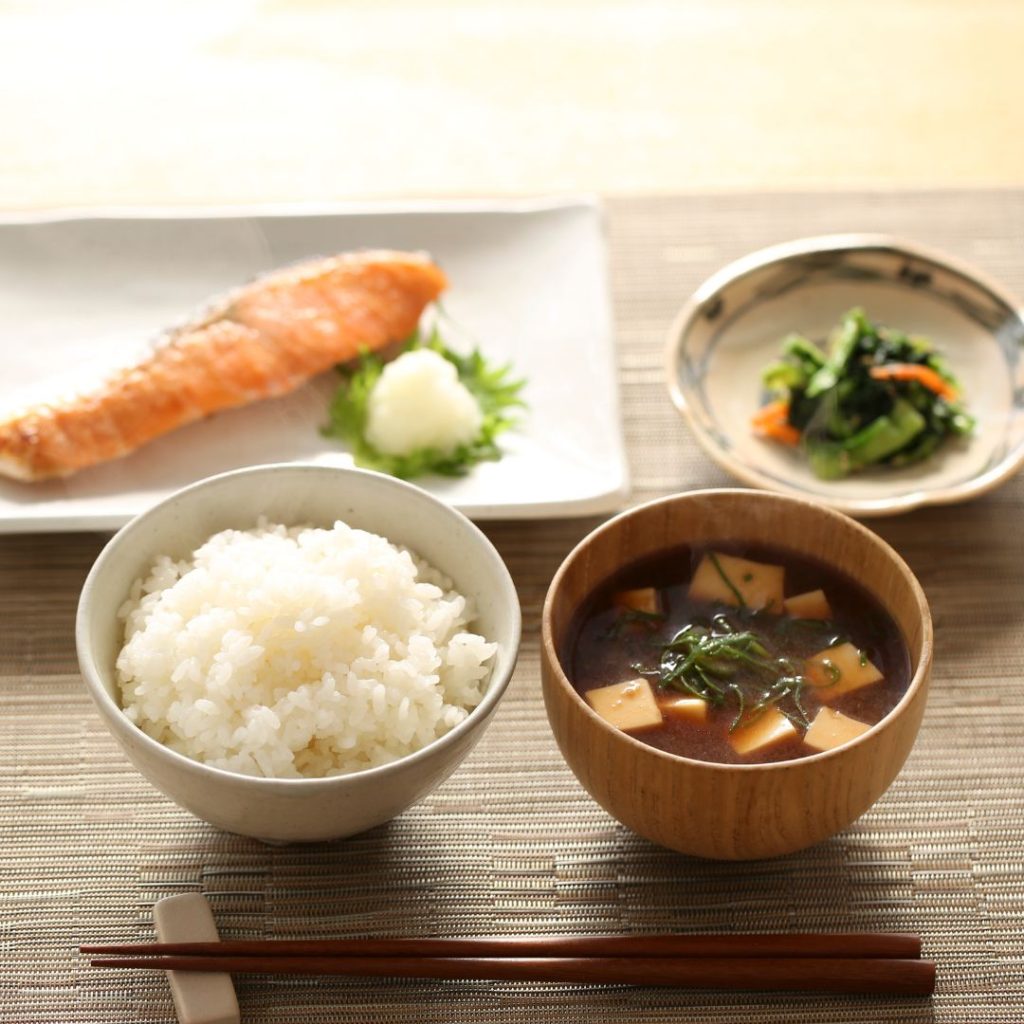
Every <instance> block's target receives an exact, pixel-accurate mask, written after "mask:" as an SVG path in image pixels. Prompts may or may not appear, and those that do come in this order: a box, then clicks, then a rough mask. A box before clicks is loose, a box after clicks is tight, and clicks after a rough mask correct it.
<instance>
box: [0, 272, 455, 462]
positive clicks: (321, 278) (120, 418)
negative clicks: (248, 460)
mask: <svg viewBox="0 0 1024 1024" xmlns="http://www.w3.org/2000/svg"><path fill="white" fill-rule="evenodd" d="M445 284H446V281H445V277H444V274H443V273H442V272H441V270H440V269H439V268H438V267H437V266H435V265H434V264H433V263H431V262H430V260H429V259H428V258H427V257H426V256H422V255H417V254H410V253H401V252H363V253H353V254H347V255H341V256H334V257H331V258H329V259H323V260H314V261H310V262H308V263H302V264H299V265H297V266H294V267H290V268H287V269H285V270H279V271H275V272H273V273H271V274H267V275H266V276H264V277H261V278H258V279H257V280H256V281H254V282H252V283H251V284H249V285H246V286H245V287H243V288H240V289H238V290H237V291H235V292H233V293H231V294H230V295H228V296H226V297H225V298H223V299H222V300H218V301H216V302H215V303H214V304H213V305H212V307H211V308H210V309H209V310H208V311H207V312H206V313H205V314H204V315H203V316H202V317H201V318H199V319H198V320H196V321H195V322H193V323H188V324H186V325H184V326H182V327H180V328H177V329H175V330H173V331H172V332H170V333H169V334H168V335H167V336H165V337H164V338H162V339H160V341H159V342H158V343H157V344H156V345H155V346H154V348H153V350H152V351H151V352H150V354H149V355H148V357H147V358H146V359H144V360H143V361H142V362H139V363H137V364H136V365H134V366H130V367H127V368H125V369H122V370H120V371H118V372H117V373H115V374H114V375H112V376H111V377H109V378H108V379H107V380H106V381H105V382H104V383H103V384H102V385H100V386H99V387H97V388H95V389H93V390H91V391H88V392H83V393H81V394H78V395H75V396H73V397H70V398H66V399H62V400H60V401H55V402H53V403H52V404H49V403H48V404H41V405H37V406H34V407H32V408H29V409H25V410H22V411H20V412H18V413H17V414H15V415H13V416H10V417H8V418H7V419H4V420H2V421H0V473H2V474H4V475H6V476H11V477H15V478H16V479H18V480H44V479H46V478H48V477H59V476H67V475H69V474H70V473H74V472H76V471H77V470H80V469H84V468H85V467H86V466H92V465H95V464H96V463H97V462H103V461H105V460H107V459H113V458H117V457H118V456H120V455H126V454H127V453H128V452H131V451H134V450H135V449H136V448H138V447H139V446H140V445H143V444H145V443H146V442H147V441H151V440H153V438H155V437H159V436H160V435H161V434H166V433H167V432H168V431H169V430H174V429H175V428H176V427H180V426H182V425H184V424H186V423H191V422H192V421H193V420H198V419H200V418H201V417H203V416H208V415H210V414H211V413H214V412H217V411H219V410H221V409H230V408H232V407H234V406H239V405H246V404H247V403H249V402H255V401H258V400H259V399H261V398H269V397H272V396H274V395H283V394H285V393H286V392H288V391H292V390H293V389H295V388H297V387H298V386H299V385H300V384H302V383H303V382H304V381H306V380H308V379H309V378H310V377H312V376H314V375H315V374H317V373H321V372H323V371H324V370H326V369H329V368H330V367H331V366H333V365H334V364H335V363H341V362H345V361H346V360H348V359H352V358H353V357H354V356H356V355H358V353H359V350H360V349H361V348H368V349H377V348H381V347H382V346H384V345H387V344H389V343H391V342H395V341H401V340H403V339H404V338H407V337H408V336H409V335H411V334H412V333H413V331H414V330H415V329H416V325H417V323H418V322H419V318H420V315H421V314H422V312H423V310H424V308H425V307H426V305H427V304H428V303H430V302H432V301H433V300H434V299H436V298H437V296H438V295H439V294H440V293H441V291H442V290H443V289H444V287H445Z"/></svg>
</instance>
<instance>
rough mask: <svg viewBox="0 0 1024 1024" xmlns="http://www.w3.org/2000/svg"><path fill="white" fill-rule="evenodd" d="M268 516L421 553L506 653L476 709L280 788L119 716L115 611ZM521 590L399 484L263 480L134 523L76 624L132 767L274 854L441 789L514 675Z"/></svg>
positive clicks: (477, 544)
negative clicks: (154, 580)
mask: <svg viewBox="0 0 1024 1024" xmlns="http://www.w3.org/2000/svg"><path fill="white" fill-rule="evenodd" d="M259 516H265V517H266V518H267V519H268V520H270V521H271V522H281V523H285V524H287V525H294V526H297V525H301V524H310V525H313V526H322V527H329V526H331V525H332V524H333V523H334V522H335V521H336V520H339V519H340V520H343V521H344V522H346V523H348V525H349V526H352V527H356V528H358V529H363V530H369V531H371V532H373V533H377V534H380V535H381V536H384V537H387V538H388V540H390V541H392V542H393V543H395V544H401V545H404V546H405V547H408V548H409V549H410V550H411V551H414V552H415V553H416V554H418V555H419V556H420V557H421V558H423V559H425V560H426V561H427V562H429V563H430V564H431V565H432V566H434V567H435V568H437V569H440V570H441V571H442V572H443V573H445V574H446V575H447V576H449V577H450V578H451V579H452V581H453V582H454V584H455V587H456V589H457V590H459V591H460V592H461V593H462V594H465V595H466V596H467V597H469V598H471V599H472V600H473V602H474V605H475V607H476V619H475V620H474V627H475V628H476V629H478V631H479V632H480V633H481V634H482V635H483V636H485V637H486V638H487V639H488V640H491V641H494V642H496V643H497V644H498V651H497V653H496V654H495V656H494V661H493V663H492V668H491V675H490V678H489V680H488V682H487V686H486V689H485V692H484V695H483V699H482V700H481V701H480V703H479V704H478V705H477V706H476V707H475V708H473V710H472V711H471V712H470V713H469V715H468V717H467V718H465V719H464V720H463V721H462V722H460V723H459V724H458V725H456V726H455V727H454V728H453V729H451V730H450V731H449V732H447V733H445V734H444V735H443V736H441V737H440V738H439V739H436V740H434V741H433V742H432V743H428V744H427V745H426V746H424V747H422V748H421V749H419V750H417V751H415V752H414V753H411V754H408V755H406V756H405V757H402V758H399V759H398V760H397V761H393V762H391V763H389V764H385V765H381V766H379V767H376V768H368V769H366V770H365V771H358V772H353V773H351V774H348V775H336V776H331V777H328V778H310V779H292V778H287V779H281V778H262V777H254V776H250V775H241V774H237V773H235V772H230V771H225V770H223V769H220V768H214V767H212V766H210V765H206V764H202V763H200V762H199V761H194V760H192V759H191V758H188V757H185V756H184V755H182V754H179V753H177V752H176V751H174V750H171V749H170V748H169V747H166V746H164V745H163V744H161V743H158V742H157V741H156V740H155V739H153V738H151V737H150V736H148V735H147V734H146V733H145V732H143V731H142V729H140V728H138V727H137V726H136V725H134V724H133V723H132V722H131V721H129V719H128V718H127V716H126V715H125V714H124V712H123V711H122V709H121V706H120V703H119V699H118V684H117V679H116V676H115V662H116V659H117V655H118V652H119V651H120V649H121V646H122V643H123V631H124V623H123V621H122V620H120V619H119V618H118V609H119V607H120V606H121V605H122V603H123V602H124V601H125V599H126V597H127V596H128V592H129V589H130V587H131V585H132V582H133V581H134V580H135V579H137V578H138V577H140V576H142V575H144V574H145V573H146V572H147V571H148V569H149V567H150V566H151V565H152V564H153V562H154V560H155V559H156V557H157V556H158V555H160V554H169V555H171V556H172V557H175V558H182V557H186V556H187V555H189V554H190V553H191V552H193V551H194V550H195V549H196V548H197V547H198V546H199V545H200V544H201V543H203V542H204V541H205V540H206V539H207V538H209V537H210V536H211V535H213V534H214V533H217V532H219V531H220V530H226V529H243V530H244V529H250V528H251V527H253V526H255V525H256V520H257V518H258V517H259ZM520 624H521V623H520V612H519V601H518V598H517V596H516V589H515V584H514V583H513V582H512V578H511V576H510V575H509V572H508V569H506V568H505V563H504V562H503V561H502V559H501V556H500V555H499V554H498V552H497V551H495V549H494V547H493V546H492V545H491V543H490V541H489V540H488V539H487V538H486V537H485V536H484V534H483V533H481V532H480V530H478V529H477V528H476V527H475V526H474V525H473V524H472V523H471V522H470V521H469V520H468V519H467V518H466V517H465V516H464V515H462V514H461V513H459V512H457V511H455V509H453V508H451V506H449V505H446V504H444V503H443V502H441V501H439V500H438V499H437V498H435V497H433V496H431V495H430V494H428V493H427V492H426V491H424V490H421V489H420V488H418V487H414V486H412V485H411V484H407V483H404V482H403V481H401V480H395V479H393V478H392V477H387V476H383V475H381V474H379V473H368V472H364V471H363V470H358V469H342V468H333V467H328V466H314V465H301V464H287V465H272V466H257V467H254V468H251V469H243V470H237V471H235V472H232V473H224V474H222V475H220V476H215V477H211V478H210V479H208V480H203V481H201V482H199V483H197V484H193V485H192V486H191V487H186V488H185V489H184V490H181V491H178V492H177V493H175V494H173V495H171V496H170V497H168V498H166V499H164V500H163V501H161V502H160V503H159V504H157V505H155V506H154V507H153V508H151V509H150V510H149V511H148V512H144V513H143V514H142V515H140V516H138V517H137V518H135V519H133V520H132V521H131V522H130V523H129V524H128V525H127V526H125V527H124V528H123V529H122V530H120V531H119V532H118V533H117V534H116V535H115V536H114V538H113V539H112V540H111V541H110V542H109V543H108V544H107V546H106V547H105V548H104V549H103V551H102V553H101V554H100V556H99V558H98V559H97V560H96V564H95V565H94V566H93V568H92V571H91V572H90V573H89V576H88V578H87V579H86V581H85V586H84V587H83V588H82V595H81V598H80V600H79V605H78V619H77V623H76V643H77V647H78V660H79V664H80V666H81V669H82V677H83V679H84V681H85V685H86V687H87V688H88V689H89V692H90V694H91V696H92V698H93V700H94V701H95V703H96V706H97V708H98V709H99V712H100V715H101V717H102V718H103V720H104V722H105V724H106V726H107V728H108V729H110V731H111V733H112V734H113V736H114V738H115V739H116V740H117V741H118V743H119V744H120V745H121V747H122V749H123V750H124V752H125V754H126V755H127V756H128V758H129V760H130V761H131V762H132V763H133V764H134V765H135V767H136V768H138V770H139V771H140V772H141V773H142V774H143V775H145V776H146V778H147V779H149V781H150V782H151V783H152V784H153V785H154V786H155V787H156V788H157V789H159V790H160V791H161V792H163V793H164V794H165V795H167V796H168V797H170V798H171V799H172V800H173V801H175V803H177V804H180V805H181V806H182V807H184V808H185V809H186V810H189V811H191V812H192V813H193V814H195V815H196V816H197V817H199V818H202V819H204V820H205V821H208V822H210V823H212V824H214V825H217V826H218V827H219V828H223V829H225V830H227V831H229V832H236V833H239V834H241V835H248V836H253V837H255V838H257V839H263V840H266V841H270V842H290V841H313V840H322V839H335V838H340V837H342V836H349V835H354V834H355V833H357V832H362V831H365V830H366V829H368V828H371V827H373V826H374V825H379V824H381V823H382V822H385V821H388V820H389V819H391V818H393V817H394V816H395V815H396V814H399V813H400V812H401V811H403V810H405V808H407V807H409V806H410V805H412V804H413V803H415V802H416V801H417V800H421V799H422V798H423V797H425V796H426V795H427V794H428V793H430V792H431V791H432V790H433V789H435V788H436V787H437V786H439V785H440V784H441V783H442V782H443V781H444V780H445V779H446V778H447V777H448V776H449V775H450V774H451V773H452V772H453V771H454V770H455V769H456V768H457V767H458V765H459V763H460V762H461V761H462V759H463V758H464V757H465V756H466V755H467V754H468V753H469V751H470V750H471V749H472V748H473V746H474V745H475V744H476V742H477V741H478V740H479V739H480V737H481V736H482V735H483V733H484V730H485V729H486V728H487V725H488V723H489V722H490V720H491V717H492V716H493V714H494V712H495V710H496V709H497V706H498V702H499V701H500V700H501V697H502V694H503V693H504V692H505V689H506V687H507V686H508V682H509V679H510V678H511V676H512V670H513V668H514V667H515V663H516V656H517V654H518V650H519V636H520Z"/></svg>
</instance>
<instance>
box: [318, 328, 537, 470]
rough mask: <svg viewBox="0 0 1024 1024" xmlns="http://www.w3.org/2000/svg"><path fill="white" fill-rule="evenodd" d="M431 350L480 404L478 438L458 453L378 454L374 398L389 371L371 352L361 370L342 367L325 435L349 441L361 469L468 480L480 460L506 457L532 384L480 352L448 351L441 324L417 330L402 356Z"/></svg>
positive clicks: (361, 358)
mask: <svg viewBox="0 0 1024 1024" xmlns="http://www.w3.org/2000/svg"><path fill="white" fill-rule="evenodd" d="M421 348H426V349H431V350H432V351H434V352H436V353H437V354H438V355H440V356H442V357H443V358H445V359H447V360H448V362H450V363H451V364H452V365H453V366H454V367H455V371H456V373H457V374H458V376H459V380H460V381H461V382H462V384H463V385H464V386H465V387H466V389H467V390H468V391H469V393H470V394H471V395H472V396H473V397H474V398H475V399H476V402H477V405H479V406H480V412H481V414H482V417H483V422H482V423H481V425H480V431H479V433H478V434H477V436H476V437H475V438H474V439H473V440H472V441H471V442H470V443H469V444H463V445H459V446H458V447H457V448H456V449H455V450H454V451H452V452H441V451H438V450H437V449H435V448H419V449H417V450H415V451H413V452H410V453H409V454H407V455H388V454H386V453H384V452H379V451H377V449H376V448H374V446H373V445H372V444H370V442H369V441H368V440H367V439H366V423H367V418H368V415H369V405H370V395H371V394H372V392H373V389H374V387H375V386H376V384H377V381H378V380H380V375H381V373H382V372H383V370H384V362H383V360H381V359H380V358H379V357H378V356H376V355H374V354H373V353H371V352H365V351H364V352H362V353H361V354H360V356H359V362H358V365H357V366H356V367H355V368H352V367H346V366H339V367H338V372H339V373H341V375H342V377H343V378H344V379H343V381H342V383H341V385H340V386H339V387H338V390H337V391H336V392H335V393H334V397H333V398H332V399H331V403H330V406H329V407H328V422H327V425H326V426H325V427H324V428H323V430H322V433H323V435H324V436H325V437H330V438H334V439H336V440H339V441H343V442H344V443H345V444H347V445H348V446H349V448H350V449H351V451H352V457H353V458H354V459H355V461H356V465H358V466H363V467H364V468H366V469H375V470H377V471H379V472H381V473H389V474H390V475H391V476H397V477H401V478H403V479H405V480H409V479H411V478H413V477H417V476H424V475H425V474H427V473H437V474H438V475H440V476H464V475H465V474H466V473H468V472H469V470H470V469H472V468H473V466H475V465H476V464H477V463H479V462H487V461H491V462H493V461H495V460H497V459H500V458H501V456H502V451H501V448H500V447H499V446H498V437H499V436H500V435H501V434H502V433H503V432H504V431H506V430H508V428H509V427H511V426H513V425H514V424H515V423H516V422H517V420H518V415H517V414H518V411H519V410H521V409H523V408H525V405H526V403H525V402H524V401H523V399H522V397H521V396H520V392H521V391H522V389H523V386H524V385H525V383H526V381H525V380H522V379H519V378H515V377H513V376H512V368H511V366H510V365H508V364H505V365H493V364H491V363H489V362H488V361H487V360H486V359H485V358H484V356H483V354H482V353H481V352H480V349H479V348H474V349H473V350H472V351H471V352H469V354H468V355H462V354H461V353H459V352H456V351H455V350H454V349H451V348H449V347H448V345H447V344H446V343H445V341H444V339H443V338H442V337H441V332H440V329H439V327H438V326H437V325H436V324H435V325H434V326H433V327H432V328H431V330H430V332H429V334H427V335H426V336H424V335H423V334H422V333H421V332H420V331H417V332H416V333H415V334H414V335H413V336H412V337H411V338H410V339H409V340H408V341H407V342H406V343H405V345H403V346H402V352H403V353H404V352H411V351H413V350H414V349H421Z"/></svg>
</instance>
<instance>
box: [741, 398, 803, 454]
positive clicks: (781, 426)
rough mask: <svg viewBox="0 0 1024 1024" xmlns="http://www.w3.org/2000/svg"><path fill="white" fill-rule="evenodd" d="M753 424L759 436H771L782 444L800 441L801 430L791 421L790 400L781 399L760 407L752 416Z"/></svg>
mask: <svg viewBox="0 0 1024 1024" xmlns="http://www.w3.org/2000/svg"><path fill="white" fill-rule="evenodd" d="M751 425H752V426H753V428H754V433H755V434H757V436H758V437H770V438H771V439H772V440H773V441H781V442H782V444H788V445H797V444H799V443H800V431H799V430H797V429H796V427H794V426H792V425H791V424H790V422H789V402H787V401H785V400H784V399H781V398H780V399H779V400H778V401H777V402H769V403H768V404H767V405H765V406H763V407H762V408H760V409H758V410H757V412H756V413H754V415H753V417H752V418H751Z"/></svg>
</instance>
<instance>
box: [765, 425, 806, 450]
mask: <svg viewBox="0 0 1024 1024" xmlns="http://www.w3.org/2000/svg"><path fill="white" fill-rule="evenodd" d="M754 433H755V434H758V435H759V436H761V437H769V438H771V439H772V440H773V441H779V442H781V443H782V444H788V445H790V446H791V447H795V446H796V445H798V444H799V443H800V431H799V430H797V429H796V427H794V426H793V425H792V424H790V423H761V424H757V425H755V427H754Z"/></svg>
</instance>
